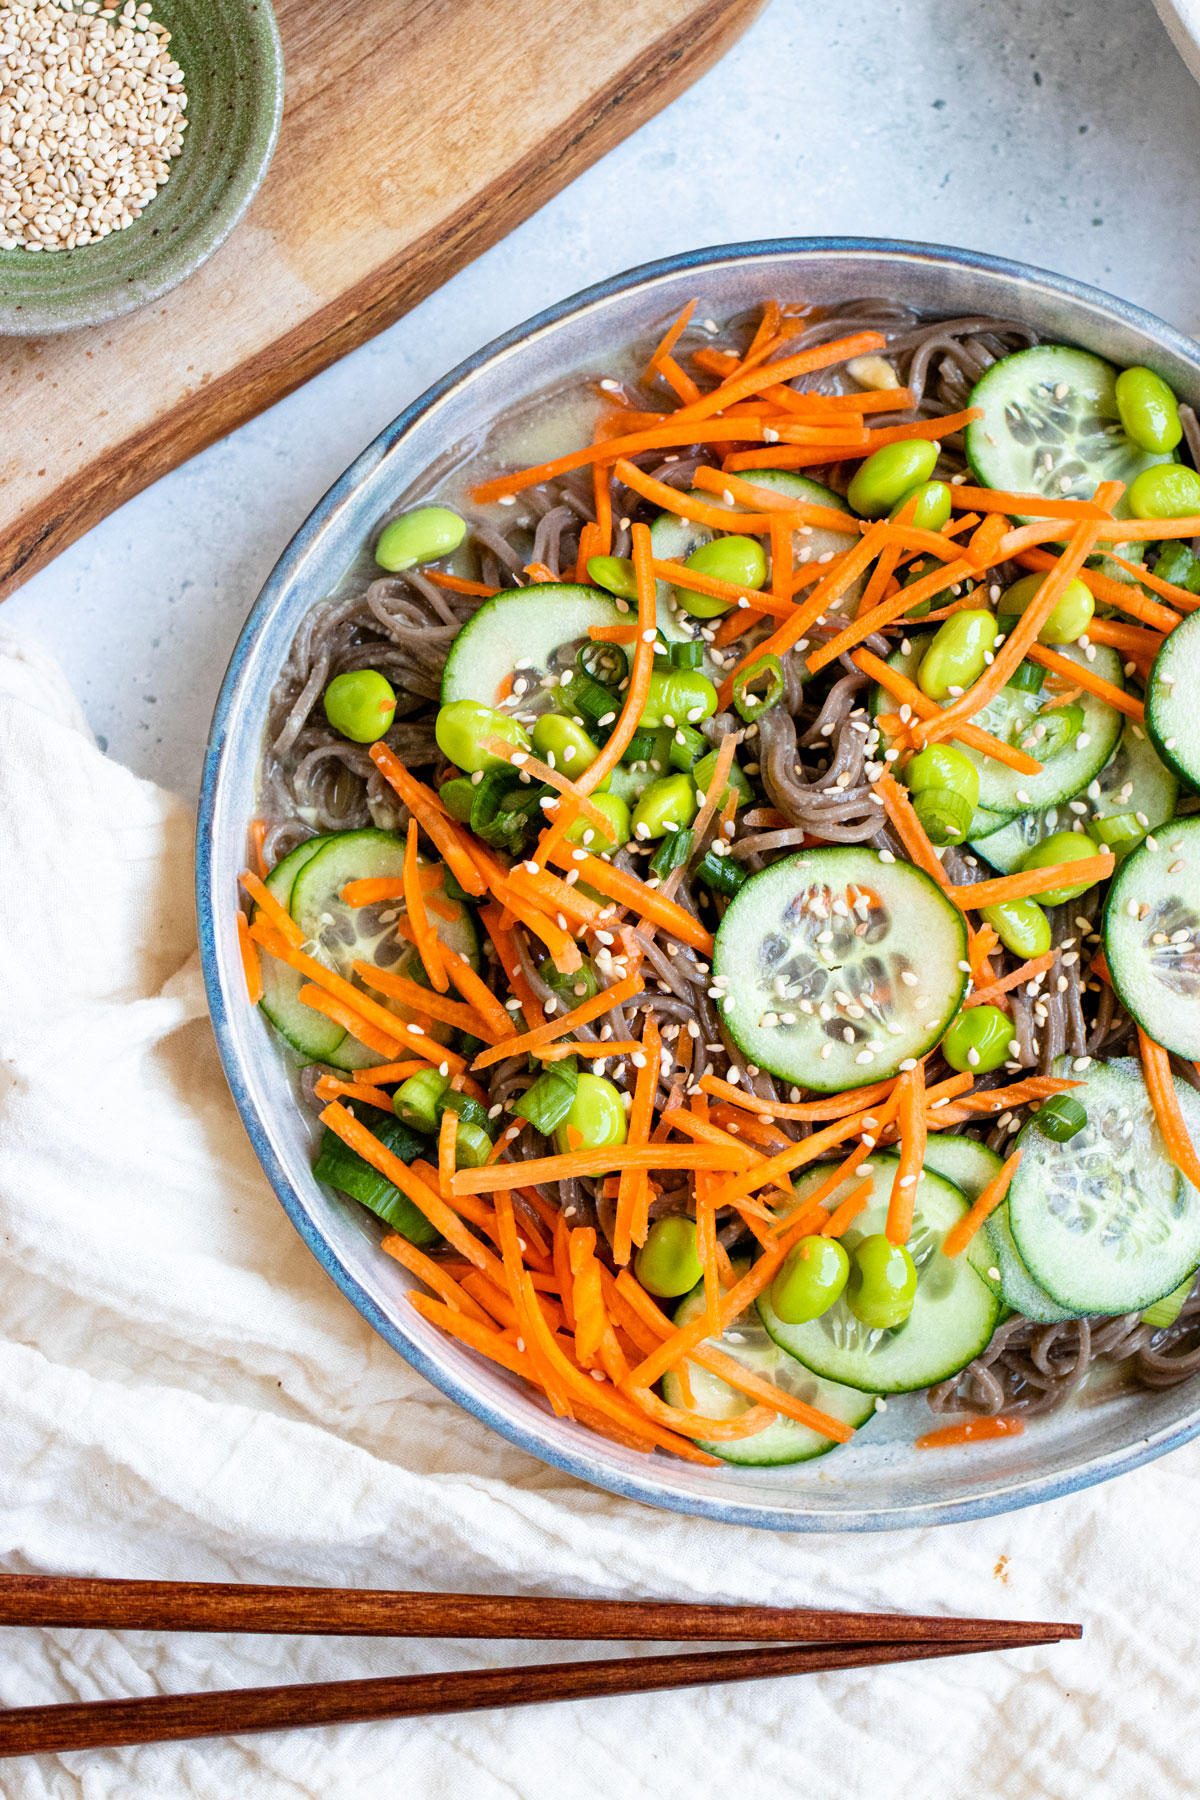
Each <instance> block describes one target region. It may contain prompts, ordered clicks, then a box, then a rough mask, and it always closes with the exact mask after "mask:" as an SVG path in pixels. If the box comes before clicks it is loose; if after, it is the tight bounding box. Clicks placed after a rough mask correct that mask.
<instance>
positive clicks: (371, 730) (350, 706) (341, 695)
mask: <svg viewBox="0 0 1200 1800" xmlns="http://www.w3.org/2000/svg"><path fill="white" fill-rule="evenodd" d="M395 716H396V695H395V691H394V689H393V687H392V684H391V682H390V681H388V680H386V679H385V677H384V676H382V675H381V674H380V673H379V671H378V669H347V670H346V673H345V674H344V675H335V676H334V678H333V680H332V681H331V682H330V684H329V686H328V687H327V688H326V689H325V717H326V718H327V719H328V720H329V723H330V724H331V725H332V726H333V729H334V730H335V731H340V732H341V734H342V736H343V737H348V738H349V739H350V740H351V741H352V742H353V743H355V744H373V743H375V742H376V740H377V739H378V738H381V737H382V736H383V734H384V732H385V731H387V730H388V729H389V728H390V726H391V723H392V720H393V719H394V718H395Z"/></svg>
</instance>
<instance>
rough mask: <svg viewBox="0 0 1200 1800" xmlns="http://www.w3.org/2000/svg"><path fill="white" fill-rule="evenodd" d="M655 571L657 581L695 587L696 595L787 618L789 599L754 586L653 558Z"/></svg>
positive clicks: (790, 604)
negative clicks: (742, 585) (723, 579)
mask: <svg viewBox="0 0 1200 1800" xmlns="http://www.w3.org/2000/svg"><path fill="white" fill-rule="evenodd" d="M654 574H655V577H656V579H657V580H659V581H669V582H671V583H673V584H674V586H676V587H683V588H694V589H695V591H696V592H697V593H698V594H711V596H712V597H713V599H714V600H730V601H732V602H733V604H734V606H736V607H739V608H740V609H741V610H742V611H743V612H744V611H745V610H746V609H747V608H748V607H753V608H754V610H755V611H757V612H760V613H761V612H769V613H770V614H771V615H772V617H773V618H777V619H783V618H787V617H788V615H789V614H790V613H791V611H792V603H791V600H790V599H785V600H778V599H776V598H775V597H774V596H772V594H771V593H770V592H767V593H762V592H760V591H759V590H758V589H757V588H747V587H739V586H738V585H737V583H736V582H733V581H720V580H718V578H717V577H716V576H715V575H705V574H703V573H702V572H701V570H699V569H689V568H686V567H685V566H684V564H683V563H677V562H660V561H659V560H658V558H657V557H656V558H655V560H654Z"/></svg>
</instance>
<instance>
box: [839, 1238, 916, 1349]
mask: <svg viewBox="0 0 1200 1800" xmlns="http://www.w3.org/2000/svg"><path fill="white" fill-rule="evenodd" d="M845 1294H846V1305H847V1306H848V1307H849V1309H850V1311H851V1312H852V1313H853V1314H854V1317H855V1318H856V1319H857V1320H858V1321H859V1323H860V1324H862V1325H865V1326H867V1328H868V1329H869V1330H871V1331H888V1330H891V1329H893V1328H894V1327H895V1326H897V1325H903V1323H904V1321H905V1319H907V1317H908V1315H909V1313H910V1312H911V1311H912V1309H913V1301H914V1300H915V1299H916V1297H917V1270H916V1265H915V1264H914V1262H913V1259H912V1257H911V1256H910V1255H909V1253H908V1251H907V1250H906V1249H905V1248H904V1245H903V1244H893V1243H891V1242H890V1240H889V1239H888V1238H886V1237H885V1236H884V1234H883V1233H882V1232H881V1231H880V1232H874V1233H872V1235H871V1236H870V1237H865V1238H863V1239H862V1240H861V1242H860V1243H859V1244H857V1245H856V1246H855V1249H854V1251H853V1253H852V1255H851V1259H850V1275H849V1279H848V1280H847V1282H846V1289H845Z"/></svg>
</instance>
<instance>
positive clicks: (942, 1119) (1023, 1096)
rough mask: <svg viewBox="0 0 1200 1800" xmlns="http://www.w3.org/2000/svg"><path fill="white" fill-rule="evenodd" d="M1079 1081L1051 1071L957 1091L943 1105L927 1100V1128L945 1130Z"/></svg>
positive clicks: (1067, 1088)
mask: <svg viewBox="0 0 1200 1800" xmlns="http://www.w3.org/2000/svg"><path fill="white" fill-rule="evenodd" d="M1079 1085H1080V1084H1079V1082H1077V1081H1065V1080H1061V1079H1059V1078H1058V1077H1056V1076H1053V1075H1031V1076H1030V1077H1028V1079H1027V1080H1025V1081H1015V1082H1013V1083H1012V1085H1011V1086H1009V1087H1003V1088H988V1089H986V1090H985V1091H984V1092H983V1093H979V1094H961V1095H960V1096H959V1097H958V1099H957V1100H953V1101H952V1102H949V1103H947V1104H945V1105H940V1104H938V1103H937V1102H936V1101H931V1102H930V1104H929V1106H928V1107H927V1108H926V1112H925V1119H926V1124H927V1125H928V1127H929V1129H930V1130H931V1131H932V1130H939V1131H941V1130H946V1129H947V1128H953V1127H954V1126H956V1125H961V1124H963V1123H964V1122H965V1121H967V1120H974V1119H977V1118H978V1117H979V1116H980V1115H981V1114H984V1113H999V1112H1005V1111H1007V1110H1008V1109H1009V1108H1010V1107H1011V1108H1015V1107H1018V1106H1025V1105H1027V1104H1028V1102H1029V1101H1031V1100H1045V1099H1047V1098H1048V1097H1049V1096H1050V1095H1051V1094H1065V1093H1069V1092H1070V1090H1071V1089H1072V1088H1075V1087H1078V1086H1079ZM929 1092H930V1094H933V1093H934V1089H933V1088H930V1090H929Z"/></svg>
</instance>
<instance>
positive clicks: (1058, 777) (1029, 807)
mask: <svg viewBox="0 0 1200 1800" xmlns="http://www.w3.org/2000/svg"><path fill="white" fill-rule="evenodd" d="M929 642H930V639H929V637H928V636H926V637H922V638H913V639H911V640H910V643H909V649H908V651H907V653H906V652H905V651H904V650H903V648H901V649H900V650H897V651H896V652H895V653H894V654H893V655H892V656H891V657H890V658H889V659H888V660H889V662H890V664H891V667H892V668H894V669H898V670H899V671H900V672H901V674H903V675H907V676H908V677H909V679H910V680H912V681H915V680H916V678H917V670H918V668H919V667H920V664H921V658H922V657H923V656H924V654H925V651H926V649H927V648H928V645H929ZM1059 649H1060V653H1061V654H1062V655H1063V656H1065V657H1067V658H1068V659H1069V661H1071V662H1077V663H1084V662H1086V660H1087V659H1086V655H1085V652H1084V651H1083V650H1081V649H1080V647H1079V645H1078V644H1063V645H1061V646H1059ZM1088 667H1090V668H1091V669H1092V670H1093V671H1094V672H1095V673H1096V674H1097V675H1102V676H1103V677H1104V679H1105V681H1110V682H1112V684H1113V686H1114V687H1119V688H1121V687H1124V685H1125V678H1124V675H1123V674H1122V672H1121V659H1120V657H1119V656H1118V655H1117V653H1116V651H1115V650H1110V649H1108V647H1107V646H1100V647H1096V658H1095V661H1094V662H1092V663H1090V664H1088ZM1048 698H1049V695H1047V694H1045V693H1042V694H1031V693H1029V692H1028V691H1027V690H1026V689H1024V688H1012V687H1006V688H1001V690H1000V692H999V693H998V694H997V695H996V696H995V697H994V698H993V699H992V700H989V701H988V704H987V705H986V706H985V707H984V708H983V710H982V711H981V712H978V713H976V715H975V718H974V720H973V721H972V723H973V724H976V725H980V726H982V727H983V729H984V731H989V732H991V734H992V736H993V737H996V738H999V739H1000V740H1001V742H1002V743H1005V744H1014V745H1019V746H1020V747H1021V748H1022V749H1028V750H1029V751H1030V753H1031V754H1032V755H1033V756H1036V755H1037V746H1036V744H1035V743H1033V742H1032V738H1031V732H1032V730H1033V726H1034V720H1035V718H1036V715H1037V712H1038V708H1039V707H1040V706H1042V705H1043V704H1044V703H1045V701H1046V700H1047V699H1048ZM885 700H886V705H887V707H888V708H890V707H892V706H893V705H894V702H893V701H891V700H890V699H887V698H886V696H881V695H880V694H879V690H878V689H876V699H875V701H874V710H876V711H878V710H879V708H880V706H881V705H883V704H884V701H885ZM949 704H950V701H949V700H945V701H943V702H942V705H943V707H945V706H949ZM1078 704H1079V705H1080V706H1081V707H1082V708H1083V725H1082V727H1081V729H1080V732H1079V736H1078V737H1077V738H1076V739H1075V742H1074V743H1073V744H1072V745H1070V746H1069V747H1068V748H1067V749H1066V750H1063V751H1061V752H1060V753H1059V754H1058V755H1057V756H1052V757H1051V758H1050V760H1049V761H1048V762H1046V763H1043V765H1042V768H1041V772H1040V774H1037V775H1021V774H1018V772H1017V771H1016V769H1010V768H1009V767H1008V765H1007V764H1006V763H1002V762H997V761H996V759H995V757H992V756H986V755H985V754H984V753H983V751H981V750H973V749H971V748H970V747H969V746H968V745H966V744H960V743H958V742H957V741H956V742H955V748H956V749H957V750H961V751H962V753H963V755H964V756H966V757H969V759H970V760H971V762H973V763H974V764H975V767H976V768H977V769H978V771H979V802H978V805H979V809H980V811H981V812H982V813H984V814H986V815H988V816H989V818H991V817H993V816H994V815H996V814H999V815H1001V816H1002V817H1003V818H1006V819H1011V818H1013V817H1015V816H1016V814H1018V813H1023V812H1031V811H1034V810H1036V809H1038V808H1041V807H1044V806H1055V805H1058V804H1059V803H1061V802H1062V801H1065V800H1069V799H1070V798H1071V796H1072V795H1073V794H1077V793H1078V792H1079V790H1080V788H1083V787H1086V786H1087V784H1088V782H1089V781H1092V780H1093V779H1094V778H1095V777H1096V776H1097V775H1098V774H1099V773H1100V770H1101V769H1102V768H1103V767H1104V765H1105V763H1106V762H1107V761H1108V759H1109V757H1110V756H1111V755H1112V753H1113V751H1114V750H1115V749H1116V747H1117V742H1118V740H1119V738H1120V736H1121V725H1122V719H1121V714H1120V713H1119V712H1117V711H1116V709H1115V708H1114V707H1111V706H1106V705H1105V703H1104V701H1103V700H1098V699H1097V698H1096V696H1095V695H1094V694H1088V693H1082V694H1080V696H1079V701H1078ZM985 829H986V827H985ZM982 835H983V833H982V832H977V831H976V829H975V826H974V824H972V828H971V836H972V838H973V839H974V838H975V837H978V836H982Z"/></svg>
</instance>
